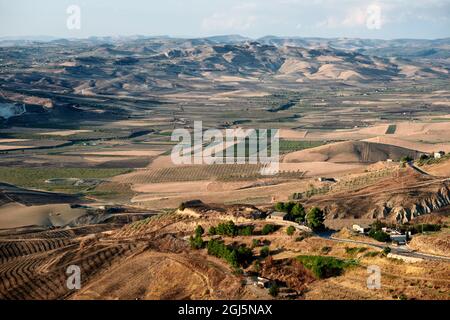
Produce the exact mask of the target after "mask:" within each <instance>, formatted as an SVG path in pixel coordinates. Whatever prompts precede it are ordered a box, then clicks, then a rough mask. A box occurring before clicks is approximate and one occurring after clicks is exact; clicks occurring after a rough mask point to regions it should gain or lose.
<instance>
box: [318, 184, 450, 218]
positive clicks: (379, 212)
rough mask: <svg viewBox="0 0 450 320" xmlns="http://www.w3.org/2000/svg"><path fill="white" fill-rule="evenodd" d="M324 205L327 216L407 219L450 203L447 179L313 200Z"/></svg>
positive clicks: (319, 204)
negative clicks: (421, 184) (411, 186)
mask: <svg viewBox="0 0 450 320" xmlns="http://www.w3.org/2000/svg"><path fill="white" fill-rule="evenodd" d="M315 205H318V206H320V207H322V208H324V210H325V212H326V214H327V218H329V219H339V218H366V219H387V220H391V221H392V222H402V223H405V222H408V221H411V219H414V218H416V217H419V216H421V215H424V214H429V213H431V212H434V211H437V210H439V209H442V208H444V207H446V206H450V188H449V182H448V181H445V182H442V181H441V182H436V183H434V184H430V185H426V186H422V187H417V188H406V189H399V190H395V191H389V189H388V188H386V191H384V192H383V191H380V192H376V193H373V194H368V193H364V192H358V193H357V194H349V195H347V196H340V197H333V198H331V199H330V198H328V199H321V200H319V201H317V202H315Z"/></svg>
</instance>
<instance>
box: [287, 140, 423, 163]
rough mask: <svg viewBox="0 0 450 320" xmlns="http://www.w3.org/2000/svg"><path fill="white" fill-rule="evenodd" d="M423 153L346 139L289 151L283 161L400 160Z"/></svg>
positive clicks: (414, 157) (415, 157)
mask: <svg viewBox="0 0 450 320" xmlns="http://www.w3.org/2000/svg"><path fill="white" fill-rule="evenodd" d="M421 154H422V153H421V152H418V151H415V150H411V149H406V148H402V147H397V146H393V145H389V144H381V143H372V142H366V141H345V142H337V143H333V144H329V145H325V146H320V147H316V148H311V149H306V150H302V151H297V152H292V153H289V154H287V155H286V156H285V157H284V158H283V162H311V161H328V162H335V163H343V162H373V163H374V162H378V161H386V160H387V159H392V160H395V161H398V160H400V159H401V158H402V157H405V156H409V157H412V158H413V159H417V158H419V157H420V155H421Z"/></svg>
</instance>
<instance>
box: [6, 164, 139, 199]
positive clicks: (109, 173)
mask: <svg viewBox="0 0 450 320" xmlns="http://www.w3.org/2000/svg"><path fill="white" fill-rule="evenodd" d="M129 171H131V170H130V169H97V168H8V167H0V182H4V183H8V184H12V185H15V186H18V187H23V188H32V189H41V190H48V191H64V192H70V193H77V192H82V191H84V190H85V189H86V187H85V186H72V185H52V184H49V183H46V182H45V181H46V180H48V179H67V178H77V179H107V178H111V177H114V176H117V175H120V174H123V173H126V172H129Z"/></svg>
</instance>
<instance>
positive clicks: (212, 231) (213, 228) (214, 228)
mask: <svg viewBox="0 0 450 320" xmlns="http://www.w3.org/2000/svg"><path fill="white" fill-rule="evenodd" d="M208 234H209V235H210V236H214V235H216V227H211V228H209V230H208Z"/></svg>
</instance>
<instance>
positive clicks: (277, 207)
mask: <svg viewBox="0 0 450 320" xmlns="http://www.w3.org/2000/svg"><path fill="white" fill-rule="evenodd" d="M274 209H275V210H276V211H280V212H284V210H285V209H284V203H283V202H278V203H277V204H275V206H274Z"/></svg>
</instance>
